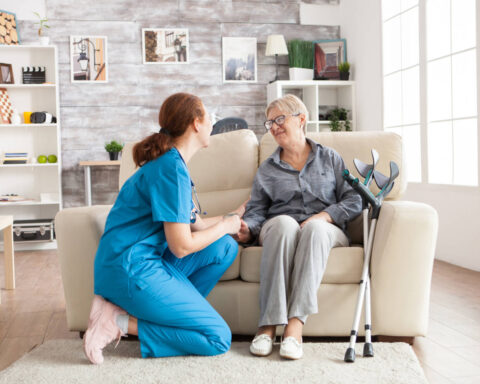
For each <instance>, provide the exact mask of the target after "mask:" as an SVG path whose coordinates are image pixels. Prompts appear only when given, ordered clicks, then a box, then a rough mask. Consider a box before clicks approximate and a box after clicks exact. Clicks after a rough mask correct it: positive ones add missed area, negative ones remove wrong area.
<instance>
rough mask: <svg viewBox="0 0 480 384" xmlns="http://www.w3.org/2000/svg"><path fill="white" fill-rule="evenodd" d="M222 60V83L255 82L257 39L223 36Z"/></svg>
mask: <svg viewBox="0 0 480 384" xmlns="http://www.w3.org/2000/svg"><path fill="white" fill-rule="evenodd" d="M222 62H223V82H224V83H256V82H257V39H256V38H254V37H223V38H222Z"/></svg>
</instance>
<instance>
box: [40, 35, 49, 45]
mask: <svg viewBox="0 0 480 384" xmlns="http://www.w3.org/2000/svg"><path fill="white" fill-rule="evenodd" d="M49 42H50V37H48V36H40V44H41V45H48V43H49Z"/></svg>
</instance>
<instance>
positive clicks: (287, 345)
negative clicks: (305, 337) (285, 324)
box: [280, 336, 303, 360]
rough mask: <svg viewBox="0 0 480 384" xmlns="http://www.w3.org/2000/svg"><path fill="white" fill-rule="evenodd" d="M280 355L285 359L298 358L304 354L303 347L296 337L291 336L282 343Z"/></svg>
mask: <svg viewBox="0 0 480 384" xmlns="http://www.w3.org/2000/svg"><path fill="white" fill-rule="evenodd" d="M280 356H282V357H284V358H285V359H291V360H297V359H300V358H301V357H302V356H303V347H302V343H300V342H299V341H298V340H297V339H296V338H295V337H293V336H289V337H287V338H286V339H284V340H283V341H282V344H281V345H280Z"/></svg>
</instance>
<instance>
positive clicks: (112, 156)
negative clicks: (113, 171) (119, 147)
mask: <svg viewBox="0 0 480 384" xmlns="http://www.w3.org/2000/svg"><path fill="white" fill-rule="evenodd" d="M118 153H119V152H108V155H109V156H110V160H112V161H113V160H118Z"/></svg>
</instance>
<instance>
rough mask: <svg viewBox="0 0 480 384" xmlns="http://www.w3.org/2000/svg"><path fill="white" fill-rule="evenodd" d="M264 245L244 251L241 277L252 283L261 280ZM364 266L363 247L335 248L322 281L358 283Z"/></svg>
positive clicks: (241, 262) (241, 261)
mask: <svg viewBox="0 0 480 384" xmlns="http://www.w3.org/2000/svg"><path fill="white" fill-rule="evenodd" d="M261 258H262V247H248V248H245V249H244V250H243V251H242V256H241V260H240V278H241V279H242V280H244V281H248V282H250V283H259V282H260V260H261ZM362 268H363V247H360V246H352V247H338V248H333V249H332V250H331V252H330V255H329V256H328V262H327V269H326V270H325V274H324V275H323V279H322V283H330V284H356V283H358V282H359V281H360V278H361V276H362Z"/></svg>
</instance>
